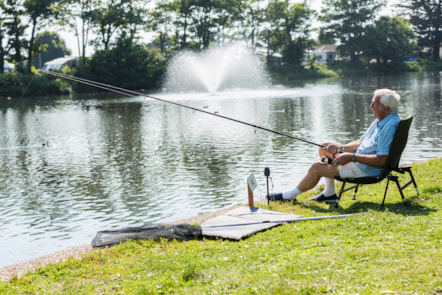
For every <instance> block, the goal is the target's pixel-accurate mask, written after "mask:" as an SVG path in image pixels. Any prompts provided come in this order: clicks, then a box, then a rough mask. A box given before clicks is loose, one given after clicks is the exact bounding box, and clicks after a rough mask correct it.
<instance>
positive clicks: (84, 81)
mask: <svg viewBox="0 0 442 295" xmlns="http://www.w3.org/2000/svg"><path fill="white" fill-rule="evenodd" d="M39 72H40V73H43V74H48V75H52V76H55V77H59V78H63V79H66V80H70V81H74V82H77V83H82V84H85V85H89V86H94V87H97V88H101V89H103V90H108V91H112V92H115V93H118V94H122V95H126V96H130V97H133V96H144V97H147V98H151V99H154V100H157V101H161V102H164V103H168V104H172V105H175V106H179V107H183V108H186V109H190V110H192V111H195V112H200V113H204V114H208V115H212V116H216V117H219V118H222V119H226V120H230V121H233V122H236V123H240V124H243V125H247V126H251V127H253V128H256V129H259V130H264V131H267V132H272V133H275V134H278V135H281V136H285V137H289V138H291V139H295V140H298V141H302V142H305V143H308V144H311V145H315V146H318V147H322V148H324V147H325V146H324V145H322V144H319V143H315V142H312V141H309V140H306V139H302V138H299V137H295V136H292V135H290V134H287V133H284V132H279V131H276V130H272V129H269V128H266V127H262V126H259V125H255V124H252V123H248V122H245V121H241V120H238V119H235V118H231V117H227V116H223V115H220V114H218V113H211V112H209V111H205V110H202V109H198V108H194V107H191V106H188V105H184V104H181V103H177V102H174V101H170V100H166V99H162V98H159V97H155V96H152V95H147V94H144V93H141V92H136V91H133V90H128V89H124V88H120V87H117V86H113V85H109V84H105V83H100V82H96V81H92V80H88V79H84V78H80V77H74V76H69V75H66V74H62V73H58V72H54V71H42V70H40V71H39Z"/></svg>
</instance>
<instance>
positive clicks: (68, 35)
mask: <svg viewBox="0 0 442 295" xmlns="http://www.w3.org/2000/svg"><path fill="white" fill-rule="evenodd" d="M292 1H294V2H295V3H296V2H298V3H299V2H301V3H302V2H304V0H292ZM385 1H386V2H388V4H387V8H386V9H384V10H383V14H389V13H391V10H392V7H393V5H394V4H397V3H399V2H401V0H385ZM307 4H310V5H311V7H312V8H313V9H315V10H317V11H319V10H320V9H321V5H322V0H307ZM59 34H60V36H61V37H62V38H63V39H64V40H65V42H66V46H67V48H69V49H70V50H71V51H72V55H73V56H79V53H78V45H77V39H76V37H75V35H74V34H73V33H72V32H65V31H60V32H59ZM92 52H93V50H92V48H91V47H88V49H87V52H86V56H90V55H92Z"/></svg>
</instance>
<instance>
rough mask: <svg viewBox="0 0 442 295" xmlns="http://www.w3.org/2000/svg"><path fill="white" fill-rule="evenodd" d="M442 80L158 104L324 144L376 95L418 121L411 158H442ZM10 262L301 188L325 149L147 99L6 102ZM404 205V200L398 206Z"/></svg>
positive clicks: (1, 260) (3, 169)
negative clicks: (250, 190)
mask: <svg viewBox="0 0 442 295" xmlns="http://www.w3.org/2000/svg"><path fill="white" fill-rule="evenodd" d="M441 82H442V73H413V74H404V75H400V76H375V77H364V78H354V79H325V80H317V81H304V82H297V84H296V85H293V86H292V87H281V86H274V87H272V88H270V89H264V90H256V89H255V90H235V91H223V92H219V93H215V94H212V95H209V94H206V93H187V94H180V95H177V94H167V93H151V94H150V95H152V96H154V97H159V98H161V99H165V100H170V101H174V102H177V103H180V104H184V105H187V106H190V107H193V108H197V109H201V110H204V111H207V112H211V113H217V114H220V115H223V116H226V117H230V118H234V119H237V120H241V121H244V122H247V123H250V124H254V125H259V126H262V127H265V128H268V129H272V130H276V131H278V132H283V133H287V134H290V135H292V136H295V137H298V138H302V139H305V140H308V141H312V142H315V143H321V142H322V141H324V140H335V141H339V142H347V141H352V140H355V139H357V138H358V137H359V136H360V135H361V134H362V133H363V132H364V131H365V130H366V129H367V128H368V126H369V125H370V123H371V122H372V121H373V116H372V112H371V110H370V108H369V104H370V102H371V99H372V95H373V91H374V90H375V89H376V88H384V87H387V88H392V89H395V90H397V91H398V92H399V93H400V94H401V96H402V98H401V107H400V109H399V114H400V115H401V116H402V117H407V116H408V115H413V116H414V120H413V124H412V126H411V130H410V137H409V141H408V145H407V147H406V150H405V151H404V154H403V156H402V162H414V161H420V160H425V159H430V158H434V157H440V156H442V148H441V146H442V144H441V137H442V119H441V103H442V98H441V97H442V96H441V92H442V83H441ZM0 131H1V132H0V180H1V181H0V201H1V204H2V205H1V207H0V234H1V247H0V266H5V265H10V264H14V263H18V262H21V261H24V260H28V259H32V258H36V257H38V256H42V255H46V254H49V253H52V252H55V251H59V250H63V249H67V248H71V247H75V246H79V245H83V244H87V243H90V242H91V241H92V239H93V238H94V236H95V234H96V233H97V231H100V230H109V229H120V228H125V227H132V226H144V225H150V224H158V223H163V222H170V221H175V220H178V219H182V218H186V217H191V216H195V215H198V214H202V213H206V212H211V211H215V210H217V209H220V208H224V207H227V206H231V205H235V204H239V203H247V189H246V179H247V177H248V176H249V175H250V174H251V173H253V174H254V175H255V178H256V180H257V182H258V188H257V190H256V191H255V199H256V200H261V199H264V198H265V194H266V179H265V176H264V168H265V167H269V168H270V171H271V177H272V183H273V185H272V187H271V188H270V189H271V190H272V191H281V190H284V189H287V188H292V187H294V186H295V185H296V184H297V182H298V181H299V180H300V178H301V177H302V175H303V174H304V173H305V172H306V171H307V169H308V167H309V165H310V163H311V162H313V161H315V160H317V147H316V146H314V145H311V144H308V143H305V142H302V141H297V140H294V139H291V138H288V137H284V136H281V135H277V134H274V133H271V132H267V131H263V130H260V129H257V128H253V127H250V126H247V125H244V124H239V123H236V122H233V121H229V120H226V119H222V118H219V117H216V116H211V115H209V114H204V113H200V112H195V111H192V110H189V109H185V108H182V107H179V106H175V105H171V104H167V103H164V102H160V101H157V100H154V99H150V98H146V97H144V96H135V97H124V96H121V95H120V96H119V95H116V94H110V93H99V94H81V95H75V96H64V97H56V98H54V97H51V98H41V97H35V98H29V97H27V98H22V99H12V100H7V99H5V98H3V99H0ZM397 201H398V202H399V201H400V200H399V199H398V200H397Z"/></svg>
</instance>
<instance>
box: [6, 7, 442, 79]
mask: <svg viewBox="0 0 442 295" xmlns="http://www.w3.org/2000/svg"><path fill="white" fill-rule="evenodd" d="M308 3H309V1H307V0H306V1H303V2H302V1H301V2H299V3H293V1H289V0H265V1H264V0H158V1H156V2H155V3H153V2H149V1H146V0H106V1H99V0H0V73H2V72H3V68H4V60H5V59H6V58H7V59H8V60H9V61H11V62H12V63H14V64H16V65H23V64H25V66H24V67H21V66H20V68H21V69H22V70H23V71H24V72H27V73H31V71H32V65H33V64H35V60H34V59H35V57H36V56H37V55H38V54H42V53H44V52H45V50H47V48H48V46H49V45H48V44H47V43H46V44H45V43H43V42H42V41H41V38H37V37H41V35H39V34H43V32H45V30H47V29H48V28H49V27H52V28H54V27H56V28H57V30H66V31H71V32H73V33H74V35H75V38H76V41H77V46H78V52H79V53H80V60H81V62H82V64H83V68H79V69H78V72H81V73H82V74H83V75H88V77H90V78H94V76H97V78H98V79H99V80H103V79H104V80H106V79H107V80H116V79H115V77H114V78H112V76H113V75H115V74H117V73H116V72H115V71H114V72H113V71H112V69H109V65H110V64H113V63H115V62H117V61H118V62H121V61H122V60H124V61H128V63H127V64H124V65H123V66H122V65H121V64H120V65H118V66H117V68H118V69H119V70H120V71H122V70H123V68H124V67H129V66H134V67H136V68H138V69H139V70H141V71H142V72H143V74H146V75H147V76H149V77H150V78H146V79H154V77H155V76H156V75H161V71H162V69H163V67H164V65H165V63H166V62H167V59H168V58H169V57H170V56H173V55H174V54H175V53H176V52H178V51H181V50H194V51H202V50H205V49H208V48H210V47H211V46H214V45H223V44H226V43H230V42H233V41H238V40H241V41H243V42H246V43H247V44H248V46H249V47H250V48H252V49H253V50H255V51H256V52H257V53H259V54H262V55H263V56H264V57H265V58H266V60H267V61H268V63H269V64H270V61H271V60H272V57H274V56H278V57H280V59H281V64H282V65H284V66H287V67H291V68H297V67H300V66H301V63H302V61H303V60H304V58H305V57H304V55H305V52H306V49H308V48H310V47H312V46H314V45H315V44H337V45H338V53H339V55H340V56H345V57H348V58H349V60H350V61H351V63H352V64H357V65H362V64H368V63H369V62H373V61H375V62H376V64H377V65H378V66H380V67H391V66H392V65H397V64H400V63H402V62H403V61H404V60H406V59H408V58H410V57H411V56H412V55H413V54H416V50H417V46H428V47H429V48H431V58H432V59H433V60H436V61H439V60H440V56H439V47H440V43H441V41H442V28H441V27H442V0H410V1H404V2H403V3H401V4H398V5H397V7H396V8H397V10H395V11H396V12H395V15H393V16H386V15H382V14H381V12H382V11H383V9H385V4H386V1H385V0H323V5H322V10H321V11H319V12H317V11H314V10H313V9H312V8H311V7H310V6H309V4H308ZM313 24H317V25H316V26H315V25H313ZM145 34H151V35H152V36H153V41H152V42H151V43H150V44H143V41H142V36H143V35H145ZM92 36H94V37H93V38H92ZM313 36H316V37H313ZM47 42H48V41H47ZM88 45H90V46H93V48H94V49H95V51H94V55H93V56H92V57H91V58H87V57H86V48H87V46H88ZM155 49H156V50H155ZM24 61H25V63H24ZM123 71H124V70H123ZM126 71H129V70H128V69H126ZM131 71H132V73H122V74H121V77H120V78H123V79H124V78H125V77H127V74H131V76H133V74H134V73H133V70H131ZM78 72H77V73H74V74H78ZM109 72H110V73H109ZM137 76H140V75H137ZM126 79H127V78H126ZM103 82H105V81H103ZM107 82H113V81H107ZM139 83H146V81H138V82H137V81H132V84H134V85H133V86H134V87H135V86H136V85H135V84H139ZM153 84H154V82H152V85H153Z"/></svg>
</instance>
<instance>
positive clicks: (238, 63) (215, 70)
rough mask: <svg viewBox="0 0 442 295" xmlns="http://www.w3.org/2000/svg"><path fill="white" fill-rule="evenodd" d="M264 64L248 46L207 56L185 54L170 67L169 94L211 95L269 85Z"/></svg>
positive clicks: (233, 46) (210, 52) (215, 50)
mask: <svg viewBox="0 0 442 295" xmlns="http://www.w3.org/2000/svg"><path fill="white" fill-rule="evenodd" d="M268 84H269V83H268V77H267V74H266V71H265V69H264V63H263V62H262V60H260V58H259V57H258V56H256V55H255V54H253V53H252V52H251V51H250V50H249V49H248V48H247V47H246V46H245V45H243V44H240V43H236V44H231V45H228V46H223V47H216V48H212V49H209V50H207V51H205V52H201V53H194V52H189V51H185V52H182V53H180V54H178V55H177V56H175V57H174V58H172V60H171V61H170V63H169V66H168V68H167V73H166V79H165V83H164V88H165V90H166V91H167V92H178V93H179V92H209V93H211V94H213V93H215V92H217V91H220V90H226V89H256V88H263V87H266V86H267V85H268Z"/></svg>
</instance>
